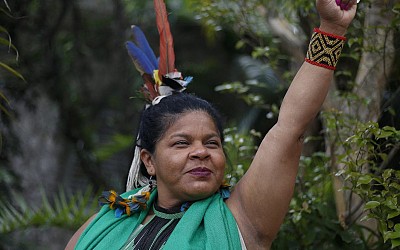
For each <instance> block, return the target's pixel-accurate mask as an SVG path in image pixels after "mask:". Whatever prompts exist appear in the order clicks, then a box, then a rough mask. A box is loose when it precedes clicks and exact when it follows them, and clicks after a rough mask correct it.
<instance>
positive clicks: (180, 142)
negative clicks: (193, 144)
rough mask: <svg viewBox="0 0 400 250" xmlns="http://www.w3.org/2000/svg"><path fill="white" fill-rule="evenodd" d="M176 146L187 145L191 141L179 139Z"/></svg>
mask: <svg viewBox="0 0 400 250" xmlns="http://www.w3.org/2000/svg"><path fill="white" fill-rule="evenodd" d="M174 145H175V146H186V145H189V142H187V141H177V142H175V143H174Z"/></svg>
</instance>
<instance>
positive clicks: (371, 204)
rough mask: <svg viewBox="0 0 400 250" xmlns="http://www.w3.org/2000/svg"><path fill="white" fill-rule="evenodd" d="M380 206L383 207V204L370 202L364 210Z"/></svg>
mask: <svg viewBox="0 0 400 250" xmlns="http://www.w3.org/2000/svg"><path fill="white" fill-rule="evenodd" d="M379 205H381V203H380V202H379V201H369V202H367V204H365V207H364V209H372V208H376V207H377V206H379Z"/></svg>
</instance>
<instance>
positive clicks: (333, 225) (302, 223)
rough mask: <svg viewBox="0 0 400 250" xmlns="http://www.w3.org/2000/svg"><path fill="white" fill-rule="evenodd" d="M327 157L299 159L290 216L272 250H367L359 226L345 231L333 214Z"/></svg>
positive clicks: (334, 212) (324, 155)
mask: <svg viewBox="0 0 400 250" xmlns="http://www.w3.org/2000/svg"><path fill="white" fill-rule="evenodd" d="M329 164H330V158H329V157H328V156H327V155H326V154H324V153H318V152H317V153H314V154H313V155H312V156H310V157H302V158H301V161H300V168H299V174H298V176H297V180H296V188H295V193H294V195H293V199H292V201H291V203H290V209H289V213H288V215H287V217H286V219H285V222H284V224H283V225H282V227H281V230H280V231H279V234H278V237H277V238H276V239H275V241H274V242H273V245H272V249H351V248H353V249H368V247H367V243H366V239H363V235H362V234H361V233H360V227H357V226H355V227H353V228H345V227H344V226H343V225H341V223H340V221H339V220H338V218H337V215H336V207H335V199H334V192H333V183H332V173H331V171H330V166H329Z"/></svg>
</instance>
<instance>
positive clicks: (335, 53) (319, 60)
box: [305, 28, 346, 70]
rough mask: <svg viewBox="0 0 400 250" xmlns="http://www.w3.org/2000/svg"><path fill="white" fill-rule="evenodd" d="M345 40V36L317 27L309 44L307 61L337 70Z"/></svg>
mask: <svg viewBox="0 0 400 250" xmlns="http://www.w3.org/2000/svg"><path fill="white" fill-rule="evenodd" d="M345 40H346V38H345V37H342V36H337V35H333V34H329V33H326V32H323V31H321V30H320V29H318V28H315V29H314V33H313V35H312V37H311V41H310V45H309V46H308V51H307V55H306V59H305V60H306V62H308V63H311V64H313V65H316V66H319V67H324V68H327V69H330V70H335V69H336V64H337V62H338V61H339V57H340V53H341V52H342V49H343V46H344V41H345Z"/></svg>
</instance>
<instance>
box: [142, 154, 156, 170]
mask: <svg viewBox="0 0 400 250" xmlns="http://www.w3.org/2000/svg"><path fill="white" fill-rule="evenodd" d="M140 159H141V160H142V162H143V163H144V165H145V167H146V170H147V173H148V174H149V175H151V176H155V175H156V168H155V167H154V161H153V155H152V154H151V153H150V152H149V151H148V150H147V149H142V150H140Z"/></svg>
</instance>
